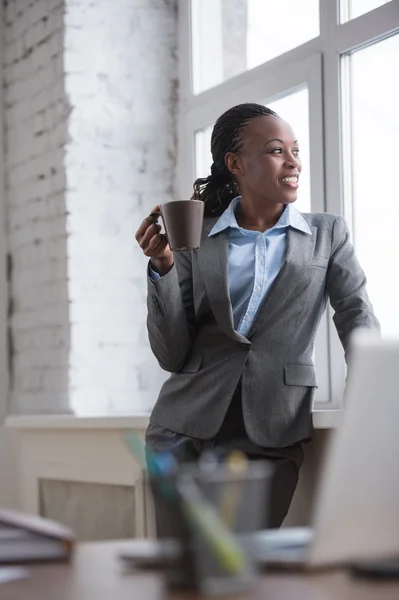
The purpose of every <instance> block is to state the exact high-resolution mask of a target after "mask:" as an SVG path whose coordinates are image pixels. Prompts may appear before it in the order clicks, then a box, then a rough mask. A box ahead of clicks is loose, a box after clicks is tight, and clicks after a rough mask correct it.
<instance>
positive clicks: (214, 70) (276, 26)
mask: <svg viewBox="0 0 399 600" xmlns="http://www.w3.org/2000/svg"><path fill="white" fill-rule="evenodd" d="M191 23H192V57H193V65H192V71H193V91H194V93H195V94H198V93H200V92H203V91H204V90H207V89H209V88H211V87H214V86H216V85H218V84H219V83H221V82H222V81H225V80H226V79H230V78H231V77H234V76H235V75H238V74H239V73H242V72H244V71H246V70H248V69H253V68H254V67H257V66H258V65H260V64H262V63H265V62H266V61H268V60H270V59H272V58H274V57H276V56H279V55H281V54H284V53H285V52H287V51H289V50H292V49H293V48H296V47H297V46H300V45H301V44H303V43H304V42H307V41H309V40H311V39H312V38H315V37H317V36H318V35H319V2H318V0H304V1H303V2H298V0H279V1H278V2H275V1H274V0H191Z"/></svg>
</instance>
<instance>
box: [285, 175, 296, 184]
mask: <svg viewBox="0 0 399 600" xmlns="http://www.w3.org/2000/svg"><path fill="white" fill-rule="evenodd" d="M281 181H284V183H296V182H297V181H298V177H297V176H296V175H295V176H294V177H282V178H281Z"/></svg>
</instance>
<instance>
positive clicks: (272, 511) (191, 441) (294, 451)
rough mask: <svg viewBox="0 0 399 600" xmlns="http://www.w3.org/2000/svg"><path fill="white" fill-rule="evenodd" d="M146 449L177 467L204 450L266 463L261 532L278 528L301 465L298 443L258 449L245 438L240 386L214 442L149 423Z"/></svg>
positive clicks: (296, 481)
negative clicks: (268, 478)
mask: <svg viewBox="0 0 399 600" xmlns="http://www.w3.org/2000/svg"><path fill="white" fill-rule="evenodd" d="M146 445H147V446H148V447H149V448H150V449H151V450H152V451H153V452H162V451H167V452H170V453H172V454H173V456H174V457H175V458H176V460H177V461H178V462H181V463H182V462H191V461H197V460H198V458H199V457H200V456H201V454H202V453H203V452H204V451H205V450H212V451H213V452H215V453H216V455H217V456H219V457H220V458H223V456H224V455H226V454H227V453H229V452H231V451H232V450H240V451H241V452H243V453H245V454H246V456H247V458H248V460H259V459H263V460H268V461H270V462H271V463H272V466H273V471H274V473H273V477H272V482H271V490H270V495H269V503H268V504H269V507H268V510H267V514H265V520H264V528H270V527H280V526H281V524H282V522H283V521H284V519H285V517H286V515H287V512H288V509H289V507H290V504H291V501H292V497H293V495H294V492H295V489H296V486H297V483H298V476H299V470H300V468H301V466H302V463H303V448H302V442H298V443H296V444H294V445H293V446H288V447H286V448H262V447H261V446H258V445H257V444H255V443H254V442H253V441H252V440H250V439H249V438H248V435H247V433H246V431H245V426H244V420H243V415H242V402H241V387H240V386H238V387H237V389H236V391H235V393H234V396H233V399H232V402H231V404H230V407H229V410H228V412H227V415H226V417H225V419H224V421H223V425H222V427H221V428H220V430H219V432H218V433H217V435H216V437H215V438H213V439H211V440H200V439H196V438H190V437H187V436H185V435H181V434H179V433H175V432H173V431H171V430H169V429H165V428H164V427H160V426H159V425H156V424H155V423H153V422H150V424H149V426H148V429H147V432H146ZM265 513H266V511H265ZM161 526H162V528H164V527H165V523H163V524H162V525H161V524H160V523H158V519H157V530H158V532H159V528H160V527H161ZM164 536H167V533H166V532H165V533H164V535H162V536H160V537H164Z"/></svg>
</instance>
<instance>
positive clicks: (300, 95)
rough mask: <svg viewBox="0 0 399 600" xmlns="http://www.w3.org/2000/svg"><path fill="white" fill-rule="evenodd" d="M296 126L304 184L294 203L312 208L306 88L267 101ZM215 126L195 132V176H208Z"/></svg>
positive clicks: (298, 206)
mask: <svg viewBox="0 0 399 600" xmlns="http://www.w3.org/2000/svg"><path fill="white" fill-rule="evenodd" d="M267 105H268V106H269V107H270V108H272V109H273V110H274V111H276V113H277V114H278V115H280V116H281V117H282V118H283V119H285V120H286V121H287V122H288V123H289V124H290V125H291V126H292V127H293V129H294V131H295V133H296V135H297V137H298V141H299V149H300V154H301V160H302V165H303V169H302V175H301V183H300V186H299V191H298V200H297V202H296V203H295V206H296V207H297V208H298V210H300V211H302V212H309V211H310V157H309V94H308V90H307V88H304V89H302V90H298V91H295V92H293V93H291V94H287V95H286V96H284V97H282V98H279V99H278V100H275V101H273V102H268V104H267ZM212 129H213V126H212V125H211V126H209V127H206V128H205V129H201V130H200V131H197V132H196V134H195V176H196V177H206V176H207V175H209V173H210V169H211V164H212V155H211V150H210V146H211V135H212Z"/></svg>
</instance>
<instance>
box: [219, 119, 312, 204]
mask: <svg viewBox="0 0 399 600" xmlns="http://www.w3.org/2000/svg"><path fill="white" fill-rule="evenodd" d="M225 159H226V164H227V167H228V168H229V170H230V171H231V172H232V173H233V175H234V176H235V178H236V180H237V182H238V185H239V187H240V191H241V193H242V194H243V195H244V194H248V195H249V196H250V197H257V198H260V199H262V200H263V201H267V202H268V203H269V204H270V203H271V204H288V203H291V202H295V200H296V199H297V190H298V180H299V175H300V173H301V170H302V165H301V161H300V158H299V146H298V141H297V139H296V137H295V134H294V132H293V130H292V128H291V127H290V125H288V123H286V122H285V121H283V120H282V119H280V118H278V117H273V116H265V117H257V118H255V119H251V120H250V121H248V123H247V124H246V125H245V126H244V128H243V130H242V146H241V149H240V150H239V151H238V153H237V154H233V153H228V154H226V158H225Z"/></svg>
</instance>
